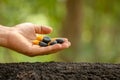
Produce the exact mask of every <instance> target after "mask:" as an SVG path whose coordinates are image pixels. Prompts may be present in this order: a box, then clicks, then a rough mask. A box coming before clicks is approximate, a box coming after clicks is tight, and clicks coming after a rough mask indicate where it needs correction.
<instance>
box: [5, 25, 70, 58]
mask: <svg viewBox="0 0 120 80" xmlns="http://www.w3.org/2000/svg"><path fill="white" fill-rule="evenodd" d="M51 32H52V28H50V27H46V26H38V25H34V24H32V23H22V24H19V25H16V26H15V27H12V28H11V30H10V32H9V34H8V37H7V38H8V39H7V46H5V47H8V48H10V49H13V50H15V51H18V52H20V53H22V54H25V55H28V56H37V55H45V54H50V53H54V52H57V51H60V50H63V49H65V48H68V47H69V46H70V42H69V41H68V40H67V39H66V38H64V40H65V42H64V43H63V44H55V45H53V46H47V47H40V46H38V45H33V44H32V41H33V40H35V39H36V34H49V33H51Z"/></svg>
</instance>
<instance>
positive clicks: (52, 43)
mask: <svg viewBox="0 0 120 80" xmlns="http://www.w3.org/2000/svg"><path fill="white" fill-rule="evenodd" d="M54 44H57V41H56V40H55V41H52V42H50V44H49V45H54Z"/></svg>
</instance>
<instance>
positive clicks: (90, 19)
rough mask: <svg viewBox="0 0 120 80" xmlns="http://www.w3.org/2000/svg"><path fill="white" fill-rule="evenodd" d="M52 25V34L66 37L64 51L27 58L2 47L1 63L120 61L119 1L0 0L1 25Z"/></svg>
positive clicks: (0, 48) (0, 50) (51, 35)
mask: <svg viewBox="0 0 120 80" xmlns="http://www.w3.org/2000/svg"><path fill="white" fill-rule="evenodd" d="M23 22H31V23H34V24H39V25H48V26H51V27H52V28H53V29H54V31H53V33H51V34H50V35H49V36H50V37H67V38H68V39H69V40H70V41H71V43H72V45H71V47H70V48H68V49H65V50H63V51H61V52H58V53H55V54H51V55H45V56H37V57H28V56H25V55H22V54H18V53H17V52H15V51H12V50H9V49H6V48H3V47H0V62H1V63H2V62H3V63H7V62H8V63H9V62H48V61H60V62H61V61H62V62H104V63H106V62H107V63H120V0H0V24H1V25H5V26H9V27H11V26H14V25H16V24H19V23H23Z"/></svg>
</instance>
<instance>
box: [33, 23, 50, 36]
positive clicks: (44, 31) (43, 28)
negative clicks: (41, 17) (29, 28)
mask: <svg viewBox="0 0 120 80" xmlns="http://www.w3.org/2000/svg"><path fill="white" fill-rule="evenodd" d="M34 29H35V32H36V33H38V34H49V33H51V32H52V28H51V27H48V26H38V25H35V26H34Z"/></svg>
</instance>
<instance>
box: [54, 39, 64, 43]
mask: <svg viewBox="0 0 120 80" xmlns="http://www.w3.org/2000/svg"><path fill="white" fill-rule="evenodd" d="M56 41H57V43H60V44H62V43H63V42H64V40H63V39H61V38H59V39H56Z"/></svg>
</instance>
